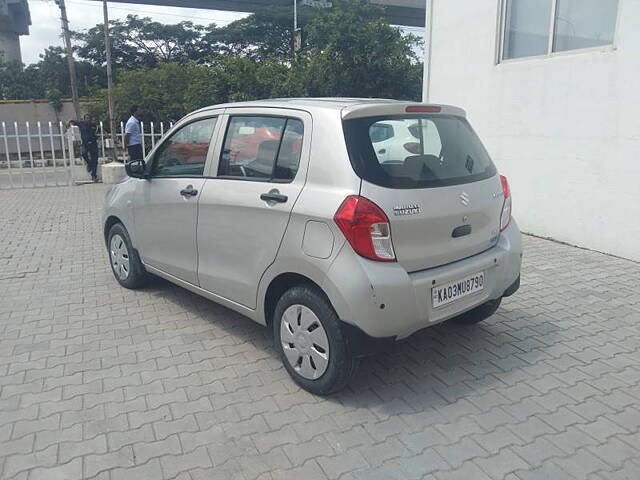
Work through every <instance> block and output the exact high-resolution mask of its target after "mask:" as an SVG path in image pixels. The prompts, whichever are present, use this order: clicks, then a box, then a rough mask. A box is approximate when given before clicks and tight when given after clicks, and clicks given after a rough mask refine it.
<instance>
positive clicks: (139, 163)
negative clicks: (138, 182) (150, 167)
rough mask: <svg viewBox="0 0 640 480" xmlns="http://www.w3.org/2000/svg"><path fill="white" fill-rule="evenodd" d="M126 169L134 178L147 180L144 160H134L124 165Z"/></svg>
mask: <svg viewBox="0 0 640 480" xmlns="http://www.w3.org/2000/svg"><path fill="white" fill-rule="evenodd" d="M124 169H125V171H126V172H127V175H129V176H130V177H132V178H147V173H146V164H145V163H144V160H134V161H133V162H128V163H125V164H124Z"/></svg>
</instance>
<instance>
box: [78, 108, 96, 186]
mask: <svg viewBox="0 0 640 480" xmlns="http://www.w3.org/2000/svg"><path fill="white" fill-rule="evenodd" d="M77 125H78V128H79V129H80V138H81V139H82V158H84V161H85V162H86V163H87V171H88V172H89V173H90V174H91V179H92V180H93V181H94V182H97V181H98V137H97V135H96V125H95V124H94V123H93V122H92V121H91V115H89V114H88V113H87V114H86V115H85V116H84V117H83V120H82V121H81V122H77Z"/></svg>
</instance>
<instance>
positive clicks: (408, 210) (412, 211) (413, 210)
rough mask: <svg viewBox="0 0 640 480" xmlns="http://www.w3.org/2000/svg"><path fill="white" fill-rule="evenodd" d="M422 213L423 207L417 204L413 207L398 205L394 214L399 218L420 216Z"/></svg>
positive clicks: (394, 208)
mask: <svg viewBox="0 0 640 480" xmlns="http://www.w3.org/2000/svg"><path fill="white" fill-rule="evenodd" d="M420 212H422V207H421V206H420V205H418V204H417V203H414V204H412V205H398V206H396V207H393V214H394V215H395V216H398V217H403V216H406V215H418V214H419V213H420Z"/></svg>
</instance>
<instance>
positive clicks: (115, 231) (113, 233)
mask: <svg viewBox="0 0 640 480" xmlns="http://www.w3.org/2000/svg"><path fill="white" fill-rule="evenodd" d="M107 252H108V254H109V263H110V264H111V271H112V272H113V276H114V277H115V278H116V280H117V281H118V283H119V284H120V285H122V286H123V287H125V288H129V289H132V290H133V289H137V288H140V287H143V286H144V285H146V284H147V282H148V280H149V274H148V273H147V272H146V270H145V269H144V265H142V262H141V261H140V257H139V256H138V252H137V251H136V250H135V249H134V248H133V245H132V244H131V239H130V238H129V233H128V232H127V229H126V228H124V225H122V224H121V223H116V224H114V225H113V226H112V227H111V228H110V229H109V234H108V235H107Z"/></svg>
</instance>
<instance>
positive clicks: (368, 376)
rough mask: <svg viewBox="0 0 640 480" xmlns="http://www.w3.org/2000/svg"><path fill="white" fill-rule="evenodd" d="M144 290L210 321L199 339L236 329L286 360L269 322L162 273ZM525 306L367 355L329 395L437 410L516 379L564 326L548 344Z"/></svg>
mask: <svg viewBox="0 0 640 480" xmlns="http://www.w3.org/2000/svg"><path fill="white" fill-rule="evenodd" d="M145 291H146V292H147V293H149V294H150V295H151V296H153V297H156V298H158V299H160V298H162V300H163V301H164V302H168V303H169V304H170V305H173V307H172V308H176V309H186V311H187V312H188V315H189V317H190V318H201V319H203V320H205V321H206V322H207V325H208V327H209V328H206V329H204V330H203V331H202V332H199V333H198V334H197V335H195V336H194V338H193V339H192V340H194V341H196V340H207V339H217V338H219V337H220V336H221V335H222V336H227V335H233V336H234V341H236V342H237V343H238V344H240V343H246V342H250V343H251V344H252V345H253V346H254V347H255V348H256V349H259V350H260V355H261V357H262V358H268V359H270V360H272V362H270V364H271V365H278V364H277V363H275V362H280V358H279V355H278V353H277V352H276V350H275V349H274V347H273V338H272V334H271V330H270V329H269V328H266V327H264V326H262V325H259V324H257V323H255V322H253V321H251V320H250V319H248V318H246V317H244V316H242V315H240V314H238V313H236V312H234V311H232V310H229V309H227V308H226V307H223V306H221V305H218V304H216V303H214V302H212V301H209V300H207V299H205V298H203V297H200V296H198V295H196V294H194V293H191V292H189V291H187V290H185V289H183V288H181V287H178V286H175V285H173V284H171V283H169V282H167V281H165V280H162V279H154V281H153V282H152V284H151V285H149V286H148V287H147V288H146V289H145ZM518 305H519V303H518V302H515V301H513V300H511V299H505V300H504V301H503V304H502V306H501V307H500V309H499V310H498V312H497V313H496V314H495V315H493V316H492V317H490V318H489V319H487V320H485V321H484V322H481V323H479V324H477V325H471V326H468V325H460V324H456V323H455V322H444V323H441V324H439V325H435V326H433V327H431V328H426V329H424V330H421V331H419V332H417V333H416V334H414V335H412V336H411V337H409V338H407V339H404V340H400V341H398V342H396V343H393V344H391V345H390V346H388V347H385V348H384V349H383V350H381V351H380V352H378V353H376V354H374V355H371V356H368V357H365V358H363V359H361V364H360V368H359V370H358V372H357V374H356V376H355V377H354V378H353V379H352V381H351V382H350V384H349V385H348V387H347V388H346V389H344V390H343V391H341V392H339V393H336V394H333V395H330V396H327V397H325V400H326V401H329V402H334V403H335V402H337V403H339V404H341V405H342V406H344V407H348V408H355V409H357V408H368V409H371V408H373V409H375V410H376V411H377V412H378V413H379V414H380V415H381V416H385V415H394V414H398V413H403V412H404V413H412V412H417V411H422V410H424V409H425V408H438V407H442V406H446V405H450V404H452V403H455V402H456V401H458V400H460V399H462V398H464V397H467V396H470V395H477V394H479V393H482V392H484V391H488V390H491V389H493V388H495V387H496V386H500V385H502V386H509V385H515V383H517V382H518V381H520V380H521V379H522V376H523V375H525V373H523V372H522V370H523V369H525V368H527V367H528V366H531V365H532V364H534V363H535V362H536V361H539V360H540V359H541V358H544V357H545V356H546V354H545V351H544V350H545V347H546V346H547V345H551V344H552V343H553V337H554V333H555V332H556V331H557V330H560V328H558V329H557V330H554V329H553V328H550V329H548V330H549V331H547V332H546V334H545V342H546V343H542V342H539V341H537V340H536V339H535V336H536V335H535V333H536V332H535V330H532V329H531V328H530V327H529V324H530V322H531V321H532V320H535V321H534V324H540V323H545V324H547V322H548V321H549V319H544V318H540V315H539V314H538V315H537V316H535V319H534V315H531V314H529V313H528V312H527V310H526V309H523V308H522V307H519V306H518ZM274 368H276V369H277V370H278V371H279V373H280V374H281V377H282V378H280V380H284V381H286V382H289V383H290V384H291V385H290V386H291V388H290V389H289V391H292V392H293V391H296V390H297V389H298V387H297V386H295V384H294V383H293V381H292V380H290V379H289V378H288V375H287V373H286V371H285V370H284V368H283V367H280V366H276V367H274ZM265 384H266V383H265ZM257 387H258V386H257Z"/></svg>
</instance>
